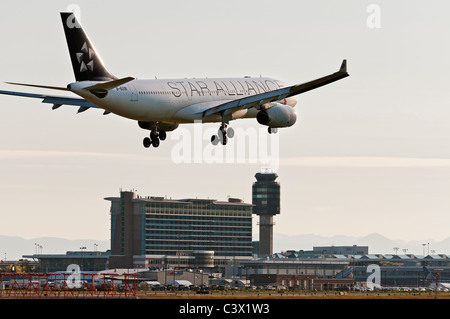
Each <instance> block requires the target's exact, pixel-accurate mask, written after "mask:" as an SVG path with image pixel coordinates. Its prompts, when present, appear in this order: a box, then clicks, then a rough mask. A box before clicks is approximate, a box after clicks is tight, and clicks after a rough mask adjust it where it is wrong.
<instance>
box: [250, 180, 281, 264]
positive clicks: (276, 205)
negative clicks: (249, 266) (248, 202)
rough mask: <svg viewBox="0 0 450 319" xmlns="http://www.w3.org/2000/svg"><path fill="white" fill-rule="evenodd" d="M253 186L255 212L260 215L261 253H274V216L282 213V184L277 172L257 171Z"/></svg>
mask: <svg viewBox="0 0 450 319" xmlns="http://www.w3.org/2000/svg"><path fill="white" fill-rule="evenodd" d="M255 177H256V182H255V183H253V187H252V193H253V195H252V198H253V200H252V203H253V205H254V206H253V214H256V215H259V254H261V255H271V254H272V253H273V225H274V222H273V216H275V215H277V214H279V213H280V184H279V183H278V182H275V180H276V179H277V177H278V175H277V174H276V173H256V175H255Z"/></svg>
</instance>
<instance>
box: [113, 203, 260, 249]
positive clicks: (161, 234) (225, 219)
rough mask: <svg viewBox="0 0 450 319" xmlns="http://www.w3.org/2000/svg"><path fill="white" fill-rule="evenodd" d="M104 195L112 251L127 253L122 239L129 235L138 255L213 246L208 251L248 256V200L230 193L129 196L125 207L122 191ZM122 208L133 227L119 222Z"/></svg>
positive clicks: (249, 246) (249, 226) (121, 220)
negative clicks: (222, 196) (219, 196)
mask: <svg viewBox="0 0 450 319" xmlns="http://www.w3.org/2000/svg"><path fill="white" fill-rule="evenodd" d="M107 200H110V201H111V247H117V250H115V251H116V252H117V254H124V255H126V254H127V252H125V251H124V246H125V245H124V240H125V237H126V236H133V240H136V238H139V243H136V244H134V247H139V251H140V254H141V255H171V256H177V255H181V254H184V252H186V251H214V256H247V257H249V256H252V205H251V204H247V203H243V202H242V201H240V200H236V199H230V200H229V201H228V202H225V201H223V202H221V201H216V200H210V199H185V200H168V199H164V198H161V197H133V199H132V203H133V206H132V207H133V209H132V212H127V211H126V209H125V207H126V205H125V204H124V201H125V200H124V198H123V197H122V196H121V198H107ZM126 214H132V215H133V216H134V217H133V218H134V219H133V220H134V222H133V226H132V227H133V230H130V229H128V230H127V229H126V227H124V224H125V222H124V220H125V219H126V217H125V216H126ZM127 234H128V235H127ZM137 234H139V235H137ZM115 243H116V244H117V245H116V246H115V245H114V244H115ZM119 247H120V248H119ZM113 250H114V249H113Z"/></svg>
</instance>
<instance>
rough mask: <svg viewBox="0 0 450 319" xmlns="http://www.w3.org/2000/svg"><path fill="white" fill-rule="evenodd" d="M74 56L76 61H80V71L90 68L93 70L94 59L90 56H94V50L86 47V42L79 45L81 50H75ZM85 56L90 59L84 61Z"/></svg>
mask: <svg viewBox="0 0 450 319" xmlns="http://www.w3.org/2000/svg"><path fill="white" fill-rule="evenodd" d="M76 56H77V59H78V63H80V72H86V71H87V70H90V71H91V72H93V71H94V60H93V59H92V58H93V57H94V56H95V52H94V50H92V49H91V48H89V47H88V45H87V43H86V42H85V43H84V44H83V46H82V47H81V52H77V53H76ZM85 57H87V58H88V60H90V61H86V62H85V61H84V58H85Z"/></svg>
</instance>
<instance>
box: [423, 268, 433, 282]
mask: <svg viewBox="0 0 450 319" xmlns="http://www.w3.org/2000/svg"><path fill="white" fill-rule="evenodd" d="M423 272H424V273H425V279H434V276H433V274H432V273H431V271H430V270H429V269H428V268H427V267H425V266H424V267H423Z"/></svg>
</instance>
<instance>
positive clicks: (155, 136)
mask: <svg viewBox="0 0 450 319" xmlns="http://www.w3.org/2000/svg"><path fill="white" fill-rule="evenodd" d="M166 137H167V133H166V131H158V128H157V127H156V128H154V129H152V130H151V132H150V137H146V138H144V141H143V144H144V147H145V148H149V147H150V146H152V145H153V147H158V146H159V143H160V141H164V140H165V139H166Z"/></svg>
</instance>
